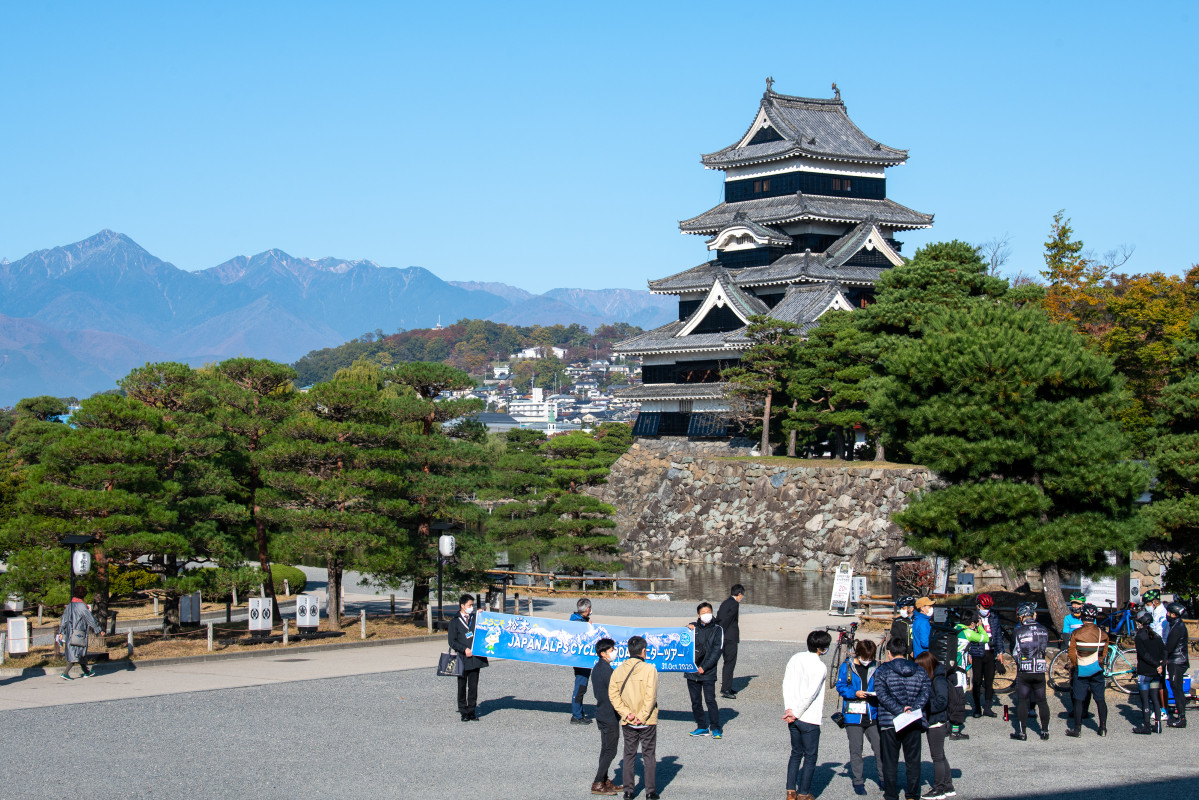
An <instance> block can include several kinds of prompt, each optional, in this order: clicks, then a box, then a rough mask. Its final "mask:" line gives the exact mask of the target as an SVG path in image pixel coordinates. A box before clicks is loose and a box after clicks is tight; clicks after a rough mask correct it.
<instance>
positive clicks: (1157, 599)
mask: <svg viewBox="0 0 1199 800" xmlns="http://www.w3.org/2000/svg"><path fill="white" fill-rule="evenodd" d="M1141 599H1142V600H1144V601H1145V608H1146V609H1148V610H1149V613H1151V614H1153V630H1154V632H1155V633H1157V635H1158V636H1160V637H1162V641H1163V642H1164V641H1165V640H1166V637H1167V636H1169V635H1170V623H1169V621H1168V619H1167V614H1166V604H1165V603H1163V602H1162V593H1161V592H1160V591H1159V590H1157V589H1150V590H1149V591H1147V592H1145V593H1144V594H1143V595H1141Z"/></svg>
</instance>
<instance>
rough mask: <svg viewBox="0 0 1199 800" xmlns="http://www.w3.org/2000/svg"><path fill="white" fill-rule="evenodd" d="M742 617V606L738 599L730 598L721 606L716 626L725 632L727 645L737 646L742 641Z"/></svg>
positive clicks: (717, 613)
mask: <svg viewBox="0 0 1199 800" xmlns="http://www.w3.org/2000/svg"><path fill="white" fill-rule="evenodd" d="M740 616H741V604H740V603H738V602H737V598H735V597H729V598H727V599H726V600H725V601H724V602H723V603H721V604H720V610H718V611H717V612H716V624H717V625H719V626H720V627H721V629H722V630H723V631H724V643H725V644H737V643H738V642H740V641H741V628H740V625H739V622H740Z"/></svg>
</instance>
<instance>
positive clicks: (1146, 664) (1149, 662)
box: [1132, 592, 1166, 734]
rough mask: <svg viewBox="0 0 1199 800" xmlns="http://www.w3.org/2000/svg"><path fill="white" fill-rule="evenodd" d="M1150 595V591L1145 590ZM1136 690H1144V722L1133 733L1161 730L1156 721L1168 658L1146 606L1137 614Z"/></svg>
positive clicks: (1142, 708)
mask: <svg viewBox="0 0 1199 800" xmlns="http://www.w3.org/2000/svg"><path fill="white" fill-rule="evenodd" d="M1146 594H1148V592H1146ZM1135 641H1136V646H1137V689H1139V690H1140V693H1141V713H1142V714H1144V723H1143V724H1142V725H1140V726H1139V727H1136V728H1133V729H1132V732H1133V733H1142V734H1148V733H1153V732H1154V731H1157V732H1158V733H1161V727H1160V725H1158V726H1155V725H1154V724H1153V723H1154V720H1156V719H1160V716H1161V715H1160V712H1161V708H1160V705H1161V704H1160V702H1159V699H1160V697H1161V688H1162V671H1163V670H1164V668H1165V667H1164V664H1165V661H1166V643H1165V642H1163V641H1162V637H1160V636H1158V635H1157V630H1156V623H1155V622H1154V619H1153V612H1152V611H1150V610H1148V609H1145V610H1143V611H1141V613H1140V614H1137V635H1136V639H1135Z"/></svg>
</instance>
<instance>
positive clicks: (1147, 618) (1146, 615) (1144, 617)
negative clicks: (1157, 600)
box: [1137, 611, 1153, 628]
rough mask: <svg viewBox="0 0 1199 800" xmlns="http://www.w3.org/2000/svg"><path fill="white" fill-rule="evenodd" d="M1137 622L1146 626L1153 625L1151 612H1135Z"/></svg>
mask: <svg viewBox="0 0 1199 800" xmlns="http://www.w3.org/2000/svg"><path fill="white" fill-rule="evenodd" d="M1137 624H1138V625H1144V626H1145V627H1146V628H1149V627H1152V626H1153V612H1152V611H1142V612H1140V613H1139V614H1137Z"/></svg>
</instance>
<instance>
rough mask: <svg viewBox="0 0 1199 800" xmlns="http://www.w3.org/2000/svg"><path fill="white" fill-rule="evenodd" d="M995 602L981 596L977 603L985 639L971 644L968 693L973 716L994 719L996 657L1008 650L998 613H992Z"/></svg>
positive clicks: (987, 596) (983, 595) (984, 595)
mask: <svg viewBox="0 0 1199 800" xmlns="http://www.w3.org/2000/svg"><path fill="white" fill-rule="evenodd" d="M993 605H995V601H994V600H993V599H992V598H991V595H989V594H980V595H979V596H978V600H977V601H976V608H977V609H978V618H979V622H980V623H981V624H982V627H983V630H985V631H986V632H987V639H986V641H983V642H975V643H974V644H972V645H970V663H971V679H972V680H973V682H974V685H973V687H972V688H971V692H972V694H973V695H974V716H975V718H976V719H977V718H978V717H994V716H997V715H996V714H995V712H994V711H992V710H991V706H992V705H993V704H994V702H995V669H996V665H997V664H998V661H999V654H1000V653H1003V652H1006V651H1007V646H1006V643H1005V642H1004V639H1003V627H1002V626H1001V625H1000V624H999V614H997V613H995V612H994V611H992V610H991V606H993Z"/></svg>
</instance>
